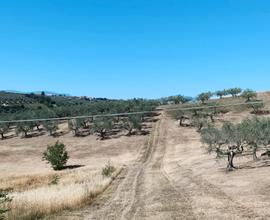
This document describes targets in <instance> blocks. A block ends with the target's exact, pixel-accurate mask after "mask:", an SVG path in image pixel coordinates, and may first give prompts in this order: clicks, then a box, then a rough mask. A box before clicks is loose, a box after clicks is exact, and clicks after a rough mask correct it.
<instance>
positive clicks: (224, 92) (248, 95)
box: [197, 88, 257, 104]
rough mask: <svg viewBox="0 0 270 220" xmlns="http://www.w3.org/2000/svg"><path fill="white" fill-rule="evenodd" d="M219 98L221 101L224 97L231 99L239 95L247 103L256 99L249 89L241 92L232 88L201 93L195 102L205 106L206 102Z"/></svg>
mask: <svg viewBox="0 0 270 220" xmlns="http://www.w3.org/2000/svg"><path fill="white" fill-rule="evenodd" d="M215 95H216V96H219V97H220V98H221V99H222V98H223V97H224V96H227V95H232V97H234V98H235V97H237V96H238V95H241V96H242V97H243V98H244V99H246V101H247V102H249V101H251V100H252V99H253V98H256V97H257V93H256V92H255V91H253V90H251V89H246V90H244V91H242V89H240V88H232V89H227V90H226V89H224V90H220V91H217V92H214V93H213V92H203V93H201V94H199V95H198V96H197V101H200V102H202V104H205V103H206V101H208V100H209V99H210V98H211V97H213V96H215Z"/></svg>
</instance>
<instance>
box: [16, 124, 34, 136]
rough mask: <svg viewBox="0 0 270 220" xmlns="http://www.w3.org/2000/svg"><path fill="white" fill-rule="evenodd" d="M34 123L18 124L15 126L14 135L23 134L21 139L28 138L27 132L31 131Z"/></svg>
mask: <svg viewBox="0 0 270 220" xmlns="http://www.w3.org/2000/svg"><path fill="white" fill-rule="evenodd" d="M33 128H34V123H33V122H19V123H17V125H16V134H17V135H18V134H20V133H22V134H23V137H28V135H29V132H31V131H33Z"/></svg>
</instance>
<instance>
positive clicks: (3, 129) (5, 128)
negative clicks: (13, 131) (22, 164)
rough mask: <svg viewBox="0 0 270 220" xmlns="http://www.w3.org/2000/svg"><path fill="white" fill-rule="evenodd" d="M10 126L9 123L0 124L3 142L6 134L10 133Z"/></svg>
mask: <svg viewBox="0 0 270 220" xmlns="http://www.w3.org/2000/svg"><path fill="white" fill-rule="evenodd" d="M9 129H10V124H9V123H0V134H1V138H2V140H3V139H4V138H5V136H4V135H5V134H6V133H8V132H9Z"/></svg>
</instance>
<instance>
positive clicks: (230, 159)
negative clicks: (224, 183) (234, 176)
mask: <svg viewBox="0 0 270 220" xmlns="http://www.w3.org/2000/svg"><path fill="white" fill-rule="evenodd" d="M234 156H235V153H234V152H233V150H230V151H229V152H228V166H227V170H228V171H233V169H235V166H234V165H233V159H234Z"/></svg>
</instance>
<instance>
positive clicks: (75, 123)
mask: <svg viewBox="0 0 270 220" xmlns="http://www.w3.org/2000/svg"><path fill="white" fill-rule="evenodd" d="M80 122H81V121H80V120H78V119H71V120H69V121H68V128H69V130H71V131H73V132H74V136H80V134H81V128H82V124H81V123H80Z"/></svg>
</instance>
